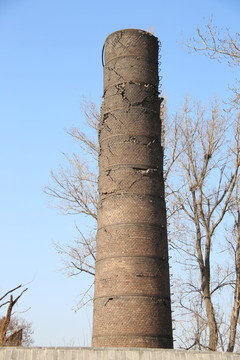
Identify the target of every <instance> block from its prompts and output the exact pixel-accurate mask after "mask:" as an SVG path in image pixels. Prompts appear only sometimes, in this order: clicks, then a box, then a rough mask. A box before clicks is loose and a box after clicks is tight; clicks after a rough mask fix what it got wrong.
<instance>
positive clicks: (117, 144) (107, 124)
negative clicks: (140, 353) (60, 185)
mask: <svg viewBox="0 0 240 360" xmlns="http://www.w3.org/2000/svg"><path fill="white" fill-rule="evenodd" d="M158 82H159V79H158V40H157V38H155V37H154V36H153V35H151V34H149V33H147V32H144V31H140V30H134V29H130V30H121V31H117V32H115V33H113V34H111V35H110V36H109V37H108V38H107V39H106V42H105V66H104V101H103V104H102V109H101V123H100V128H99V144H100V154H99V195H100V203H99V209H98V234H97V259H96V277H95V294H94V318H93V346H97V347H101V346H106V347H155V348H157V347H162V348H172V323H171V305H170V290H169V266H168V245H167V232H166V208H165V199H164V183H163V151H162V146H161V122H160V99H159V96H158V95H159V94H158Z"/></svg>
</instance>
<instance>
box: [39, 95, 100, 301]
mask: <svg viewBox="0 0 240 360" xmlns="http://www.w3.org/2000/svg"><path fill="white" fill-rule="evenodd" d="M82 111H83V114H84V118H85V124H86V131H87V132H86V133H85V132H84V131H81V130H80V129H79V128H77V127H73V128H72V129H70V130H69V131H67V133H68V135H70V136H71V137H72V138H73V140H74V141H75V142H77V144H78V145H79V152H78V154H75V153H73V154H72V155H71V156H69V155H67V154H63V156H64V159H65V164H64V166H63V165H61V166H60V168H59V170H58V172H57V173H55V172H53V171H51V178H52V183H51V185H49V186H47V187H45V188H44V192H45V193H46V194H47V195H48V196H49V197H50V198H51V199H53V200H54V201H55V202H54V204H55V206H56V207H57V209H59V210H60V211H62V213H63V214H78V215H80V216H82V217H84V216H85V218H86V220H85V219H84V220H83V221H84V222H87V223H88V224H89V227H90V231H85V232H84V231H82V229H80V227H79V226H78V225H77V224H75V228H76V231H77V236H76V237H75V238H74V239H73V240H72V241H71V242H68V243H66V244H60V243H55V248H56V251H57V253H58V254H59V255H60V256H61V257H62V260H63V263H64V269H63V270H64V271H65V272H66V273H67V275H69V276H75V275H79V274H80V273H85V274H88V275H90V277H91V278H92V280H91V281H90V286H89V288H87V289H84V290H83V292H82V294H81V295H80V300H79V303H78V306H77V308H79V307H81V306H83V305H85V304H86V303H88V302H89V301H91V300H92V288H93V281H94V274H95V252H96V240H95V237H96V227H97V204H98V190H97V182H98V123H99V120H100V114H99V110H98V108H97V106H96V104H94V103H93V102H92V101H86V99H83V102H82Z"/></svg>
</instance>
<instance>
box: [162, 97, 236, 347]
mask: <svg viewBox="0 0 240 360" xmlns="http://www.w3.org/2000/svg"><path fill="white" fill-rule="evenodd" d="M170 129H172V132H170V133H168V134H165V139H166V141H167V144H166V150H165V154H166V155H167V158H168V159H169V164H170V166H171V167H170V168H169V170H168V171H167V174H168V177H167V179H166V186H167V192H168V207H169V222H170V226H169V229H170V231H172V234H171V238H172V246H173V248H174V249H175V251H177V252H178V253H179V254H181V261H180V264H181V265H183V268H184V270H185V275H184V276H183V277H182V279H180V280H179V281H181V289H182V291H181V294H179V295H181V296H180V299H179V300H178V304H179V307H178V310H179V309H180V317H182V314H183V312H182V311H184V313H186V312H187V313H188V314H189V315H191V317H192V319H195V320H196V325H197V328H196V329H195V335H194V334H192V342H193V344H194V346H195V345H196V347H197V348H202V349H208V350H213V351H216V350H217V349H220V348H221V349H223V346H222V347H221V338H222V333H221V327H223V326H222V323H223V315H224V310H225V309H224V310H222V309H221V304H220V303H219V297H218V296H217V294H218V293H219V292H220V291H221V290H222V289H223V288H224V287H232V288H233V289H234V291H235V292H236V296H235V297H237V294H238V291H239V289H238V288H239V284H238V280H237V278H238V277H237V271H238V270H236V271H233V270H234V269H233V266H232V268H231V269H229V268H225V266H224V264H221V263H220V264H218V262H217V252H218V251H219V245H220V243H221V242H222V241H223V242H224V241H225V240H224V239H225V238H224V236H223V235H222V231H223V229H222V228H223V224H224V220H225V219H226V218H227V221H233V220H232V219H233V218H232V215H233V214H232V211H233V209H235V208H236V206H235V207H234V205H233V204H234V201H233V195H234V192H235V191H236V189H237V186H238V181H239V167H240V159H239V150H240V148H239V117H238V120H237V126H236V127H235V129H234V128H233V126H232V122H231V119H230V118H229V117H228V116H227V114H225V116H223V111H221V109H220V105H219V104H218V102H216V101H215V102H214V103H213V104H212V107H211V110H210V111H207V110H206V109H204V108H203V107H202V106H201V105H200V104H192V103H190V102H189V100H188V99H187V100H186V102H185V106H184V109H183V111H181V112H179V115H177V116H176V117H175V119H174V122H173V124H171V127H170ZM233 134H234V136H233ZM233 139H234V141H233ZM173 160H174V161H173ZM235 198H236V197H235ZM231 209H232V210H231ZM216 239H217V241H216ZM236 249H237V248H236ZM220 270H221V271H220ZM186 271H188V277H187V276H186V274H187V272H186ZM233 272H234V276H235V278H234V279H233V276H232V275H233ZM183 274H184V272H183ZM178 286H179V283H178ZM176 291H177V290H176ZM234 304H235V307H234V310H233V313H234V315H233V319H234V320H231V322H230V321H229V322H230V327H231V331H230V333H231V334H232V336H233V338H234V337H235V336H236V334H235V336H234V331H235V332H236V327H237V319H238V313H237V312H236V309H235V308H238V302H237V300H236V301H235V302H234ZM200 310H201V311H200ZM228 326H229V323H228ZM225 328H226V326H225V327H224V330H223V332H225ZM192 329H193V328H192ZM190 332H191V329H190ZM206 334H207V335H208V339H209V341H208V343H207V344H206V343H205V340H204V341H203V337H204V338H206ZM229 341H230V340H229ZM231 343H233V340H231ZM193 344H192V345H191V344H190V345H189V344H188V345H187V347H188V348H191V347H192V346H193ZM228 349H229V351H230V347H229V348H228ZM231 349H232V350H233V346H232V347H231ZM232 350H231V351H232Z"/></svg>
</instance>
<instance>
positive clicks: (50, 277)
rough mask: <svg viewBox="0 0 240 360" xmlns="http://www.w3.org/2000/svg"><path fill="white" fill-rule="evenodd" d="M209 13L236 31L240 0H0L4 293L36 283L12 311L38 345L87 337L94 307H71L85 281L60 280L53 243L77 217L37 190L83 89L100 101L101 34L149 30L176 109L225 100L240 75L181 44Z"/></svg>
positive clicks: (0, 264)
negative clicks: (188, 99) (194, 101)
mask: <svg viewBox="0 0 240 360" xmlns="http://www.w3.org/2000/svg"><path fill="white" fill-rule="evenodd" d="M211 15H213V19H214V23H215V24H216V25H217V26H219V27H220V28H221V27H222V28H225V27H230V29H231V31H232V32H233V33H236V32H237V31H239V17H240V2H239V0H201V1H197V0H182V1H179V0H168V1H162V0H152V1H143V0H132V1H131V0H128V1H126V0H122V1H119V2H117V1H105V0H103V1H95V0H94V1H81V0H68V1H67V0H0V122H1V131H0V165H1V167H0V174H1V176H0V191H1V197H0V212H1V213H0V232H1V237H0V274H1V281H0V294H1V293H2V292H4V291H6V290H8V289H9V288H11V287H14V286H16V285H18V284H19V283H27V282H29V281H32V282H31V283H30V284H29V290H28V292H26V293H25V294H24V296H23V298H22V299H21V305H20V306H19V307H18V309H17V310H18V311H22V310H24V309H26V308H28V307H29V306H31V309H30V310H29V311H28V312H27V313H25V314H22V316H23V317H25V318H26V319H27V320H29V321H31V322H32V323H33V328H34V330H35V334H34V339H35V345H40V346H50V345H52V346H58V345H59V346H60V345H77V346H79V345H85V346H87V345H90V341H91V340H90V337H91V322H92V314H91V309H90V308H88V309H84V310H82V311H79V312H78V313H77V314H75V313H74V312H73V311H72V308H73V307H74V304H75V302H76V299H77V296H78V294H79V293H81V291H82V290H83V289H84V285H85V280H83V279H82V278H81V277H78V278H65V277H64V276H63V275H62V274H61V273H60V272H59V271H58V269H59V268H60V267H61V262H60V258H59V257H58V255H57V254H56V253H55V251H54V249H53V247H52V242H53V241H60V242H67V241H68V240H69V241H70V240H71V238H72V237H73V236H74V235H75V230H74V219H73V218H72V217H67V216H63V215H60V214H58V213H57V212H56V210H55V209H53V208H50V207H49V206H48V199H47V198H46V195H44V194H43V192H42V188H43V187H44V186H45V185H47V184H48V183H49V182H50V169H51V168H53V169H57V167H58V164H59V162H60V161H61V152H68V153H71V151H73V150H75V151H76V147H75V145H74V144H73V143H72V141H71V139H70V138H69V137H68V136H67V135H66V133H65V129H67V128H70V127H71V126H72V125H76V126H79V127H81V126H82V124H83V116H82V114H81V107H80V101H81V98H82V96H86V97H91V98H92V100H93V101H95V102H97V103H98V104H100V103H101V96H102V78H103V76H102V64H101V51H102V46H103V43H104V40H105V37H106V36H107V35H108V34H110V33H111V32H113V31H115V30H118V29H123V28H129V27H130V28H140V29H143V30H147V29H149V28H151V27H152V28H154V29H155V35H156V36H157V37H158V38H159V39H160V41H161V43H162V66H161V68H162V74H161V75H162V76H163V80H162V84H163V89H164V92H165V93H166V94H167V96H168V104H169V107H170V108H171V109H175V108H176V107H177V106H178V105H180V104H181V103H182V102H183V100H184V96H185V94H190V95H191V96H193V97H194V98H198V99H202V100H203V101H205V102H207V101H208V100H210V99H211V98H212V96H220V97H226V96H227V87H228V85H229V84H231V83H232V82H233V81H234V78H236V77H238V78H239V74H237V72H236V70H235V72H234V70H232V69H229V68H228V67H227V65H226V64H225V63H223V64H219V63H218V62H215V61H211V60H209V59H207V58H205V57H203V56H200V55H197V54H189V53H188V51H187V49H186V48H185V47H184V46H183V45H182V40H183V39H184V40H186V39H187V38H188V37H189V36H191V35H195V34H196V28H197V27H200V26H201V24H202V22H203V20H204V18H205V19H208V18H209V17H210V16H211ZM81 221H84V219H83V220H81V219H78V225H79V226H81ZM0 315H1V314H0Z"/></svg>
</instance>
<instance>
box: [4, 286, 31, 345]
mask: <svg viewBox="0 0 240 360" xmlns="http://www.w3.org/2000/svg"><path fill="white" fill-rule="evenodd" d="M22 288H23V285H18V286H17V287H15V288H13V289H11V290H9V291H7V292H6V293H5V294H3V295H1V297H0V308H4V307H5V306H7V311H6V315H5V316H2V317H0V346H23V345H30V344H31V343H32V339H31V335H32V333H33V331H32V328H31V324H30V323H28V322H27V321H25V320H23V319H20V318H17V317H16V316H15V317H13V316H12V315H13V308H14V306H15V305H16V304H17V302H18V301H19V299H20V298H21V296H22V295H23V293H24V292H25V291H27V290H28V289H27V288H25V289H23V290H22V291H21V292H20V294H19V295H18V296H17V297H15V299H14V297H13V293H14V292H15V291H17V290H19V289H22ZM8 295H9V299H8Z"/></svg>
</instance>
